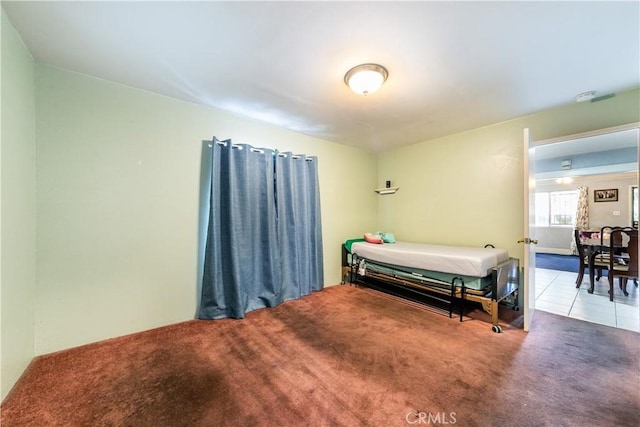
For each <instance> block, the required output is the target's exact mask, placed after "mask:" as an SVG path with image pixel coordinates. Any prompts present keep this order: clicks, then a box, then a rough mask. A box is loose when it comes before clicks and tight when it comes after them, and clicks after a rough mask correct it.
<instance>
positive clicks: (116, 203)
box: [36, 65, 377, 354]
mask: <svg viewBox="0 0 640 427" xmlns="http://www.w3.org/2000/svg"><path fill="white" fill-rule="evenodd" d="M36 76H37V77H36V82H37V86H36V94H37V117H38V126H37V150H38V151H37V153H38V205H37V207H38V215H37V222H38V243H39V244H38V269H37V272H38V288H37V302H36V354H42V353H48V352H51V351H55V350H59V349H63V348H67V347H72V346H76V345H80V344H85V343H88V342H92V341H97V340H101V339H105V338H109V337H114V336H118V335H124V334H128V333H132V332H136V331H141V330H145V329H150V328H153V327H158V326H162V325H167V324H170V323H174V322H180V321H184V320H187V319H192V318H193V317H194V314H195V311H196V304H197V300H198V297H199V292H198V277H199V275H198V270H199V265H200V261H199V247H200V245H202V243H203V242H202V240H201V239H199V230H202V227H201V223H200V221H199V220H200V218H199V211H200V181H201V176H200V174H201V170H200V166H201V158H202V157H201V152H202V141H203V140H205V139H211V137H212V136H214V135H215V136H216V137H217V138H218V139H227V138H232V139H233V141H235V142H244V143H249V144H251V145H254V146H258V147H272V148H277V149H281V150H291V151H293V152H297V153H306V154H310V155H316V156H318V161H319V163H318V164H319V177H320V191H321V203H322V225H323V244H324V253H325V258H324V263H325V281H326V283H325V284H326V285H334V284H338V283H339V282H340V251H339V248H340V244H341V243H342V242H343V241H344V239H345V238H347V237H349V236H353V235H361V234H362V233H363V232H364V231H366V230H370V229H372V228H373V227H375V224H376V202H377V201H376V199H375V195H374V193H373V192H372V191H371V190H372V188H373V186H374V185H375V182H376V157H375V155H374V154H372V153H367V152H364V151H362V150H358V149H354V148H350V147H346V146H343V145H338V144H334V143H330V142H327V141H323V140H319V139H316V138H311V137H308V136H304V135H301V134H298V133H294V132H291V131H287V130H284V129H282V128H277V127H273V126H267V125H264V124H260V123H257V122H252V121H249V120H246V119H241V118H238V117H235V116H233V115H230V114H227V113H223V112H220V111H216V110H213V109H209V108H205V107H202V106H198V105H195V104H190V103H186V102H182V101H178V100H175V99H171V98H167V97H163V96H159V95H155V94H152V93H149V92H145V91H141V90H137V89H132V88H129V87H125V86H122V85H118V84H115V83H111V82H107V81H104V80H99V79H96V78H92V77H88V76H84V75H80V74H76V73H71V72H67V71H63V70H59V69H55V68H52V67H49V66H45V65H38V66H37V68H36Z"/></svg>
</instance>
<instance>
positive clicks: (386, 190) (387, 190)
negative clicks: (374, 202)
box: [373, 187, 400, 196]
mask: <svg viewBox="0 0 640 427" xmlns="http://www.w3.org/2000/svg"><path fill="white" fill-rule="evenodd" d="M399 189H400V187H389V188H376V189H375V190H373V191H375V192H376V193H378V194H380V195H381V196H384V195H386V194H395V192H396V191H398V190H399Z"/></svg>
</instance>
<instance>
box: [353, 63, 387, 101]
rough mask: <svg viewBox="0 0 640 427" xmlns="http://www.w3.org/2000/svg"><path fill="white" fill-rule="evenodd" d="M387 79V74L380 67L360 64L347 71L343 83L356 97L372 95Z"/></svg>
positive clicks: (384, 69)
mask: <svg viewBox="0 0 640 427" xmlns="http://www.w3.org/2000/svg"><path fill="white" fill-rule="evenodd" d="M387 77H389V72H388V71H387V69H386V68H384V67H383V66H382V65H378V64H362V65H357V66H355V67H353V68H352V69H350V70H349V71H347V74H345V75H344V82H345V83H346V84H347V86H349V87H350V88H351V90H352V91H354V92H355V93H357V94H358V95H365V96H366V95H369V94H371V93H374V92H375V91H377V90H378V89H380V86H382V83H384V82H385V81H386V80H387Z"/></svg>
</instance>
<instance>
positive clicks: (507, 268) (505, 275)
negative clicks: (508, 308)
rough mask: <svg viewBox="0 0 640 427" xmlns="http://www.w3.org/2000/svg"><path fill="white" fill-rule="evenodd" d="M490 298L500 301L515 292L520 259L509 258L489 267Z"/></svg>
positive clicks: (518, 277)
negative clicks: (490, 277)
mask: <svg viewBox="0 0 640 427" xmlns="http://www.w3.org/2000/svg"><path fill="white" fill-rule="evenodd" d="M491 275H492V281H491V282H492V286H493V287H494V289H493V290H492V294H493V295H492V298H493V299H494V300H496V301H501V300H503V299H504V298H506V297H507V296H509V295H511V294H513V293H515V292H517V290H518V284H519V282H520V260H519V259H518V258H509V259H508V260H507V261H505V262H503V263H501V264H498V265H497V266H495V267H493V268H492V269H491Z"/></svg>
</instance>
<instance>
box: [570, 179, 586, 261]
mask: <svg viewBox="0 0 640 427" xmlns="http://www.w3.org/2000/svg"><path fill="white" fill-rule="evenodd" d="M576 228H578V229H580V230H587V229H588V228H589V187H578V207H577V209H576ZM571 253H572V254H574V255H578V250H577V248H576V242H575V241H574V239H573V236H572V239H571Z"/></svg>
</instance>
